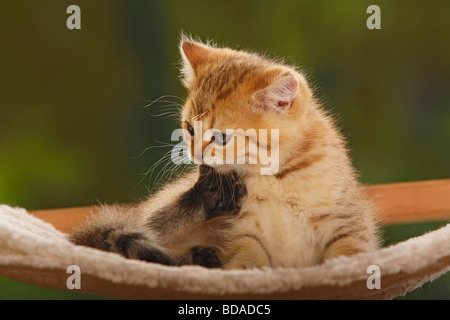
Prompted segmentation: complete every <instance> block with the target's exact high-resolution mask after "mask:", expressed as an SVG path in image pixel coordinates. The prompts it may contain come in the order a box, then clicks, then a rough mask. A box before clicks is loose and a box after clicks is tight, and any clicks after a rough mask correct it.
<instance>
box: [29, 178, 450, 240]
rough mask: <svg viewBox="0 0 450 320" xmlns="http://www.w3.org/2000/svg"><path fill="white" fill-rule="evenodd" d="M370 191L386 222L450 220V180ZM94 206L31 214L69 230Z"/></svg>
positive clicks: (41, 211) (400, 184)
mask: <svg viewBox="0 0 450 320" xmlns="http://www.w3.org/2000/svg"><path fill="white" fill-rule="evenodd" d="M369 191H370V193H371V194H372V195H373V197H374V199H375V201H376V202H377V204H378V206H379V207H380V209H381V212H380V219H381V223H383V224H402V223H415V222H425V221H439V220H450V179H445V180H430V181H420V182H404V183H392V184H380V185H373V186H369ZM94 209H95V207H80V208H69V209H51V210H39V211H33V212H31V214H33V215H35V216H36V217H38V218H40V219H42V220H45V221H47V222H49V223H51V224H53V225H54V226H55V228H57V229H58V230H60V231H62V232H69V231H70V230H71V229H72V228H73V227H74V226H76V225H77V224H78V223H79V222H81V221H82V220H83V219H84V218H85V217H86V216H89V215H90V214H91V212H92V211H94Z"/></svg>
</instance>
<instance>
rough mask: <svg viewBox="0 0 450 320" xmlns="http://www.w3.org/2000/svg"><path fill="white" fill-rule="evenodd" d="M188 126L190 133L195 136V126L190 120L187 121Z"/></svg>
mask: <svg viewBox="0 0 450 320" xmlns="http://www.w3.org/2000/svg"><path fill="white" fill-rule="evenodd" d="M186 126H187V129H188V131H189V134H190V135H191V136H194V134H195V131H194V128H193V127H192V126H191V124H190V123H189V122H187V121H186Z"/></svg>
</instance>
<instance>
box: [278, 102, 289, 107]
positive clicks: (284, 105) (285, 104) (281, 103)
mask: <svg viewBox="0 0 450 320" xmlns="http://www.w3.org/2000/svg"><path fill="white" fill-rule="evenodd" d="M288 105H290V102H289V101H278V106H279V107H280V108H284V107H286V106H288Z"/></svg>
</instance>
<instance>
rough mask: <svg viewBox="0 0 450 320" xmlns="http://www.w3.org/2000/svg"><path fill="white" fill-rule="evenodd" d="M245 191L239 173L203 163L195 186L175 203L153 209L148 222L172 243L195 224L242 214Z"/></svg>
mask: <svg viewBox="0 0 450 320" xmlns="http://www.w3.org/2000/svg"><path fill="white" fill-rule="evenodd" d="M246 194H247V190H246V187H245V185H244V184H243V183H242V181H241V179H240V177H239V176H238V174H237V173H235V172H230V173H226V174H223V173H222V174H219V173H217V172H216V171H215V170H214V169H213V168H211V167H207V166H203V165H202V166H200V174H199V178H198V181H197V182H196V183H195V185H194V186H193V187H192V188H191V189H189V190H188V191H186V192H185V193H183V194H182V195H181V196H180V197H179V199H178V200H177V201H175V202H174V203H170V204H167V205H166V206H164V207H162V208H160V209H158V210H156V211H155V212H153V213H152V214H151V215H150V217H149V218H148V224H147V225H148V227H149V228H150V229H151V230H152V231H153V232H154V233H155V234H158V235H159V237H160V238H161V239H165V240H167V241H169V242H170V240H171V239H173V238H174V237H175V235H177V234H178V235H179V234H180V233H183V231H185V230H189V229H190V226H192V225H193V224H198V223H203V222H205V221H207V220H210V219H213V218H216V217H219V216H224V215H235V214H237V213H239V211H240V209H241V202H242V199H243V197H244V196H245V195H246Z"/></svg>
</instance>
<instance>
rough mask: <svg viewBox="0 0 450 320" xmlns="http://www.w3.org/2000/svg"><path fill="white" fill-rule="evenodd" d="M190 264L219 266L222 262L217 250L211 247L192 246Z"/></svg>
mask: <svg viewBox="0 0 450 320" xmlns="http://www.w3.org/2000/svg"><path fill="white" fill-rule="evenodd" d="M191 254H192V264H195V265H200V266H202V267H206V268H221V267H222V262H221V261H220V258H219V256H218V254H217V250H216V249H214V248H212V247H194V248H192V249H191Z"/></svg>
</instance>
